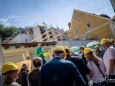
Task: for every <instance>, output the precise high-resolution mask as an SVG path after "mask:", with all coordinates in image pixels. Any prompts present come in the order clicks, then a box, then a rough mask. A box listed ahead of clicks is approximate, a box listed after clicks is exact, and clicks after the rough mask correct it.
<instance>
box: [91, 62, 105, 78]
mask: <svg viewBox="0 0 115 86" xmlns="http://www.w3.org/2000/svg"><path fill="white" fill-rule="evenodd" d="M93 62H94V61H93ZM94 63H95V62H94ZM95 65H96V66H97V68H98V69H99V71H100V72H101V74H102V75H103V77H104V78H105V75H104V74H103V72H102V70H101V69H100V67H99V66H98V65H97V64H96V63H95Z"/></svg>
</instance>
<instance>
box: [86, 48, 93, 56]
mask: <svg viewBox="0 0 115 86" xmlns="http://www.w3.org/2000/svg"><path fill="white" fill-rule="evenodd" d="M90 52H92V50H91V49H90V48H85V49H84V56H85V57H86V54H88V53H90Z"/></svg>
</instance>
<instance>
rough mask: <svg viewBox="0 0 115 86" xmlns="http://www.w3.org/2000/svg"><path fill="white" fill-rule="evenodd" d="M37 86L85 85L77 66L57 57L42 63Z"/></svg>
mask: <svg viewBox="0 0 115 86" xmlns="http://www.w3.org/2000/svg"><path fill="white" fill-rule="evenodd" d="M39 83H40V85H39V86H86V83H85V82H84V80H83V78H82V77H81V74H80V73H79V71H78V69H77V67H76V66H75V65H74V64H73V63H72V62H70V61H66V60H63V59H61V58H59V57H56V58H54V59H53V60H51V61H50V62H48V63H46V64H44V65H43V67H42V69H41V72H40V82H39Z"/></svg>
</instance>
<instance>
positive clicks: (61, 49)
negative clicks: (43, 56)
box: [53, 46, 66, 59]
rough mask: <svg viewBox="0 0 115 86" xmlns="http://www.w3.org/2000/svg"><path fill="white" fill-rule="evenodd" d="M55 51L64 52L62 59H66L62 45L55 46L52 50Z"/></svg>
mask: <svg viewBox="0 0 115 86" xmlns="http://www.w3.org/2000/svg"><path fill="white" fill-rule="evenodd" d="M56 51H62V52H64V59H66V52H65V49H64V48H63V47H62V46H57V47H55V48H54V50H53V53H55V52H56Z"/></svg>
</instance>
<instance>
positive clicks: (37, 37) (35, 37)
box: [30, 30, 51, 42]
mask: <svg viewBox="0 0 115 86" xmlns="http://www.w3.org/2000/svg"><path fill="white" fill-rule="evenodd" d="M48 32H51V30H48V31H46V32H45V33H43V34H41V35H39V36H37V37H35V38H34V39H33V40H31V41H30V42H34V41H35V40H37V39H38V38H40V37H41V36H43V35H45V34H47V33H48Z"/></svg>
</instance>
